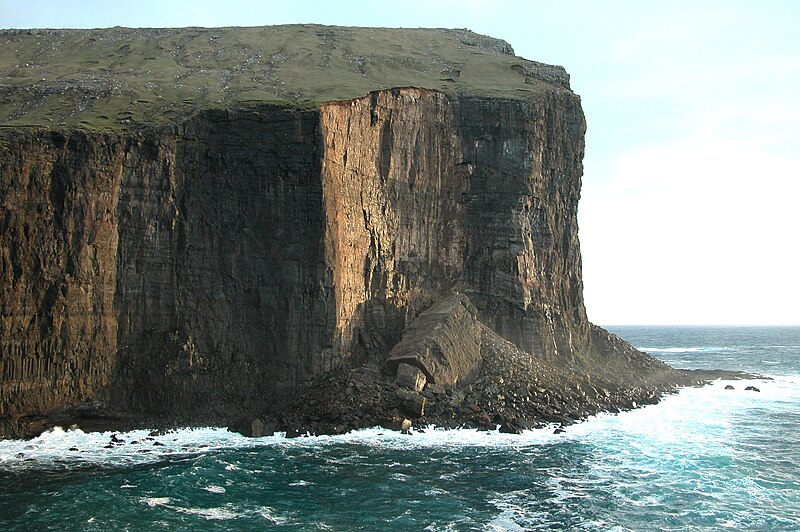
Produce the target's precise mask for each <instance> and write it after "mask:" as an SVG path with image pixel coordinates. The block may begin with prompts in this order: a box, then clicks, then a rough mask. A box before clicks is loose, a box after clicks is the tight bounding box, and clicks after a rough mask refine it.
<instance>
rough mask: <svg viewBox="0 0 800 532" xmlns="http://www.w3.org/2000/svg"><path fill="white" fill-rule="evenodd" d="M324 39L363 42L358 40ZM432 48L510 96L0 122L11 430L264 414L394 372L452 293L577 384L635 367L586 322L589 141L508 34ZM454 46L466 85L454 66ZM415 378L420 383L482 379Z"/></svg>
mask: <svg viewBox="0 0 800 532" xmlns="http://www.w3.org/2000/svg"><path fill="white" fill-rule="evenodd" d="M299 28H301V29H302V30H303V31H305V30H306V29H307V28H305V27H299ZM314 28H316V27H314ZM316 29H318V28H316ZM316 29H314V31H316ZM104 31H108V32H111V33H113V31H116V30H104ZM131 31H133V30H131ZM141 31H145V30H141ZM150 31H152V32H154V33H152V34H147V35H150V37H149V38H150V39H151V40H152V39H155V38H156V37H158V35H161V34H159V33H158V32H159V31H162V32H167V31H168V30H150ZM171 31H175V32H177V33H176V34H175V35H177V36H178V37H180V36H181V35H183V36H184V37H185V35H186V32H187V31H189V30H171ZM181 31H183V32H184V33H181ZM198 31H200V30H198ZM250 31H251V30H242V32H241V33H239V34H238V35H239V37H240V38H241V39H242V40H246V37H247V36H248V35H249V34H250V33H249V32H250ZM285 31H286V28H280V29H279V30H276V32H277V33H276V34H275V35H278V34H280V35H282V33H281V32H285ZM331 31H332V32H333V35H334V36H336V35H339V36H340V37H342V38H344V37H347V39H350V41H348V42H350V43H351V44H353V43H356V44H357V43H359V42H362V41H363V42H362V44H361V46H366V45H365V44H363V43H367V44H368V43H369V42H371V41H370V34H369V32H368V31H366V30H365V31H364V32H360V31H359V30H355V29H341V28H339V29H332V30H331ZM437 31H438V30H437ZM231 32H233V33H234V34H235V30H230V29H229V30H224V31H222V34H224V36H225V39H229V40H230V39H232V38H234V36H232V34H231ZM337 32H338V33H337ZM111 33H109V34H103V35H102V36H101V37H102V38H103V39H107V38H109V35H110V34H111ZM123 33H125V32H123ZM3 35H4V36H5V38H7V39H11V38H12V37H13V38H14V39H17V40H19V39H22V40H24V39H26V38H27V37H24V38H23V37H19V36H18V35H17V34H8V33H6V34H3ZM55 35H56V36H58V35H61V37H60V38H62V41H63V40H64V39H66V37H64V35H62V34H59V33H58V32H56V34H55ZM75 35H77V34H72V33H70V34H69V35H68V36H69V37H70V38H73V37H75ZM87 35H88V34H87ZM153 35H155V37H153ZM314 35H316V37H314V39H317V38H318V37H319V36H318V35H317V34H316V33H314ZM381 35H383V34H381ZM392 35H393V36H394V37H395V38H396V37H397V34H392ZM420 35H424V36H425V38H432V37H431V35H434V34H430V33H424V34H420ZM435 35H439V34H435ZM435 35H434V36H435ZM441 35H444V36H446V37H447V39H444V41H447V42H450V41H448V39H450V40H453V39H455V40H454V41H453V42H456V43H457V45H454V46H455V48H453V49H454V50H456V51H455V52H453V54H455V55H452V56H451V59H450V60H448V61H449V62H447V64H448V65H450V66H449V67H448V68H451V67H452V68H451V70H452V69H453V68H455V66H459V65H460V66H461V70H460V71H459V72H460V74H458V75H456V74H455V73H453V72H451V75H452V76H456V77H459V79H464V78H469V76H470V75H473V74H469V73H470V72H473V73H474V72H478V71H480V72H483V70H482V69H487V68H488V69H490V70H491V68H499V69H501V70H502V71H503V72H505V73H507V74H508V73H510V74H508V75H510V76H513V83H512V81H509V79H512V78H509V79H505V78H503V79H498V86H499V87H500V88H501V89H502V90H500V89H497V91H500V92H497V91H494V92H493V91H489V90H488V89H486V88H485V85H486V83H487V82H486V80H483V81H480V82H476V83H477V84H476V83H472V84H470V83H468V82H467V81H469V80H467V81H464V82H463V83H462V82H459V83H461V84H460V85H459V84H458V83H457V84H456V86H454V87H456V88H453V87H449V88H446V90H445V89H443V88H441V87H432V88H422V87H410V86H406V87H401V88H390V89H385V90H377V91H373V92H369V93H367V92H364V93H363V95H361V96H359V97H352V98H350V99H346V100H335V101H323V102H321V103H318V104H315V105H306V104H304V105H303V106H297V105H293V106H287V105H285V103H284V104H281V105H273V104H264V103H261V104H258V105H254V104H253V103H252V102H249V103H248V102H244V101H242V99H241V98H239V99H237V98H234V97H233V96H231V98H232V100H230V101H227V100H226V102H227V103H226V104H225V106H226V107H227V108H224V109H205V110H203V109H200V110H194V111H192V112H191V113H190V114H189V115H187V116H186V117H184V118H181V120H178V121H174V122H169V121H168V120H164V116H160V118H159V119H158V120H153V121H152V122H151V123H147V124H140V126H139V127H137V128H136V129H135V130H124V129H118V128H116V127H115V128H110V129H108V130H104V131H87V130H83V129H76V128H74V127H64V128H59V129H52V128H40V127H22V126H20V127H18V128H16V129H15V128H6V129H5V130H4V131H3V132H2V136H1V137H0V172H1V173H0V198H2V208H3V211H2V217H0V242H2V255H0V281H1V284H0V301H1V302H2V315H0V345H1V346H2V358H0V378H2V381H0V420H3V423H0V424H2V425H3V427H4V428H3V429H2V430H3V431H4V432H5V433H6V434H24V433H26V432H30V431H31V430H33V429H30V428H26V427H27V426H26V425H25V423H26V420H30V419H33V418H36V417H37V416H39V417H41V416H48V415H51V416H52V415H54V414H55V413H58V412H61V411H70V410H75V409H78V410H81V409H84V410H87V411H92V412H117V413H127V414H131V413H133V414H143V415H153V416H161V417H164V416H181V417H182V418H184V419H188V420H190V421H197V422H217V421H225V420H229V419H232V418H234V417H237V416H242V415H246V414H248V413H252V412H270V411H276V410H277V409H280V408H283V407H284V406H285V405H287V404H289V403H290V402H292V401H297V400H298V398H300V397H302V395H298V394H302V392H303V389H304V386H305V385H306V384H308V383H310V382H312V381H313V380H314V379H315V378H317V377H319V376H320V375H323V374H325V373H327V372H329V371H331V370H334V369H337V368H338V369H341V368H348V367H355V366H359V365H362V364H365V363H375V362H376V361H377V362H378V363H379V365H380V366H381V367H385V360H386V358H387V357H388V356H389V354H390V352H391V350H392V348H393V347H394V346H395V345H396V344H398V342H399V341H400V339H401V338H402V337H403V334H404V331H405V330H406V328H407V327H408V326H409V325H410V324H411V323H412V322H413V321H414V320H415V319H417V317H418V316H420V314H421V313H422V312H424V311H425V310H427V309H429V308H430V307H431V306H432V305H434V303H436V302H437V301H440V300H441V299H442V298H444V297H447V296H448V295H450V294H453V293H460V294H464V295H465V296H467V297H468V298H469V301H471V304H474V310H471V311H470V312H468V314H469V315H470V316H472V318H471V319H473V320H476V319H477V320H479V321H480V322H481V323H483V324H485V325H486V326H488V327H490V328H491V329H492V330H494V331H496V332H497V333H498V334H499V335H500V336H501V337H502V338H505V339H506V340H510V341H511V342H513V343H514V344H515V345H516V346H517V347H518V348H520V349H521V350H523V352H526V353H527V354H529V355H532V356H534V357H535V358H536V359H537V360H539V361H541V362H542V363H546V364H549V365H550V366H554V367H555V366H558V367H560V368H565V369H568V370H569V371H576V372H583V373H589V372H593V371H594V368H595V366H596V364H595V362H594V361H595V360H597V359H598V357H599V358H600V359H602V358H603V357H606V358H607V357H612V358H613V357H614V356H615V355H614V351H615V350H617V351H620V350H621V351H624V352H625V353H626V355H625V356H626V357H630V356H634V355H631V353H632V352H633V350H631V349H629V346H628V347H625V348H624V349H622V348H620V349H616V347H615V345H616V344H615V343H614V341H613V339H609V338H606V337H604V336H603V335H602V334H600V333H598V332H596V331H594V330H593V329H591V326H590V324H589V323H588V321H587V319H586V314H585V310H584V305H583V298H582V281H581V269H580V251H579V245H578V237H577V221H576V215H577V203H578V197H579V193H580V179H581V173H582V163H581V160H582V157H583V134H584V130H585V125H584V119H583V114H582V112H581V108H580V102H579V98H578V97H577V96H576V95H575V94H574V93H572V92H571V91H570V90H569V89H568V85H567V84H566V79H567V78H566V74H564V73H563V69H560V67H552V68H551V67H547V66H546V65H541V64H538V63H532V62H526V61H524V60H521V59H519V58H514V56H513V55H510V48H506V47H503V46H500V45H499V44H498V43H502V41H496V40H492V39H488V38H483V39H484V40H483V41H481V40H479V39H478V40H475V39H473V41H474V42H472V41H470V42H472V44H469V43H468V44H465V41H464V39H467V37H469V35H467V34H463V35H462V34H457V33H442V34H441ZM459 35H460V37H458V36H459ZM464 35H467V37H464ZM470 35H474V34H470ZM343 36H344V37H343ZM454 36H455V37H457V38H454ZM18 37H19V38H18ZM28 37H30V35H29V36H28ZM34 37H36V35H34ZM38 37H39V38H40V39H44V40H46V38H47V37H46V36H41V35H39V36H38ZM124 37H125V38H126V39H128V40H131V39H133V37H131V36H130V35H129V34H127V33H125V35H124ZM178 37H175V38H176V39H177V38H178ZM462 37H463V38H462ZM75 38H77V37H75ZM97 38H98V39H100V37H97ZM159 38H160V39H161V40H159V41H158V42H160V43H161V44H160V46H163V47H165V50H167V51H168V47H167V45H166V44H164V43H165V42H166V41H164V40H163V35H161V37H159ZM276 38H277V37H276ZM12 40H13V39H12ZM100 40H101V41H102V39H100ZM134 40H135V39H134ZM157 40H158V39H157ZM178 40H179V41H180V39H178ZM467 40H469V39H467ZM62 41H59V42H58V43H54V44H53V46H54V47H56V48H58V50H61V48H60V47H62V46H64V44H63V42H62ZM329 41H330V39H329ZM20 42H21V41H20ZM126 42H127V41H126ZM132 42H133V41H132ZM137 42H138V41H137ZM147 42H151V41H147ZM180 42H184V41H180ZM325 42H327V44H326V45H325V46H327V48H325V47H323V50H328V49H330V50H331V53H332V54H334V56H335V55H336V54H337V53H343V52H341V50H340V49H338V48H336V47H335V46H334V45H333V44H332V43H335V42H338V41H336V39H334V40H333V41H330V42H328V41H325ZM399 42H400V44H399V46H400V47H401V48H402V47H403V46H408V43H407V42H406V41H402V39H401V40H400V41H399ZM447 42H443V43H440V45H441V49H438V48H432V49H433V50H434V51H433V52H428V55H427V56H424V57H423V58H420V57H417V56H414V57H415V58H416V59H414V60H415V61H417V62H418V63H419V64H417V63H414V64H415V65H417V66H415V67H414V68H411V67H408V65H405V66H403V68H407V67H408V68H407V70H408V71H407V72H406V71H402V72H400V73H399V74H398V72H395V71H393V73H392V76H396V75H400V74H402V73H403V72H406V74H407V75H406V77H405V78H403V79H406V80H408V81H409V82H408V83H405V84H404V85H412V84H413V82H414V81H415V80H422V81H425V80H426V79H428V78H426V77H425V76H427V75H428V74H425V75H424V76H422V77H421V78H415V77H414V76H415V75H417V74H409V73H408V72H412V73H413V72H417V71H420V72H428V73H430V70H429V68H432V67H431V65H439V66H438V67H436V68H440V67H441V64H440V63H441V57H443V56H446V55H447V53H449V52H448V50H450V49H449V48H448V46H450V45H448V44H447ZM59 43H60V44H59ZM140 44H141V43H140ZM323 44H324V43H323ZM384 44H385V43H384ZM56 45H58V46H56ZM495 45H497V46H495ZM20 46H21V45H20ZM132 46H133V45H132ZM187 46H188V45H187ZM204 46H205V45H204ZM287 46H288V45H287ZM353 46H355V44H353ZM353 46H351V47H350V48H347V50H348V52H347V53H351V52H353V50H354V48H353ZM431 46H432V45H431ZM506 46H507V45H506ZM464 47H467V49H469V50H472V51H471V52H470V53H473V52H474V53H475V54H477V55H478V56H479V58H478V59H476V60H475V61H477V63H476V64H477V65H478V67H480V68H478V69H477V70H475V71H473V70H470V69H471V68H472V63H470V62H469V61H467V62H463V61H462V62H459V61H461V60H462V59H463V60H464V61H466V59H465V57H467V56H465V55H464V53H463V52H464V50H463V48H464ZM56 48H54V49H56ZM134 48H135V46H134ZM237 49H238V48H237ZM381 49H382V48H381ZM287 50H289V51H291V48H287ZM337 50H338V51H337ZM148 53H149V52H148ZM152 53H155V54H156V55H157V51H153V52H152ZM315 53H316V52H315ZM287 54H288V56H287V57H289V56H291V57H294V56H292V54H291V53H289V52H287ZM459 54H460V55H459ZM423 55H424V54H423ZM201 56H202V54H201ZM390 56H391V57H395V56H393V55H391V54H390ZM157 57H160V56H158V55H157ZM332 57H333V56H332ZM357 57H360V56H357ZM374 57H375V58H376V59H374V62H373V64H372V67H375V66H376V65H378V64H381V65H383V64H384V63H382V62H381V61H384V60H385V59H386V57H384V58H383V59H381V61H378V59H377V57H378V56H377V55H375V56H374ZM382 57H383V56H382ZM387 57H388V56H387ZM459 58H460V59H459ZM492 58H494V59H492ZM456 59H458V61H456ZM493 61H494V62H493ZM312 63H313V62H312ZM401 63H402V62H401ZM462 63H463V64H462ZM282 64H283V67H282V68H285V69H286V70H285V71H283V70H281V72H284V73H285V74H286V75H288V73H289V72H294V70H292V69H291V68H289V66H290V65H293V64H294V63H291V61H289V60H287V61H286V62H285V63H282ZM298 64H302V65H305V67H304V68H306V67H308V61H306V62H305V63H303V62H301V63H298ZM386 64H392V63H391V62H389V63H386ZM403 64H405V63H403ZM420 65H425V68H422V67H421V66H420ZM454 65H455V66H454ZM509 65H510V66H509ZM513 65H517V67H514V68H511V66H513ZM520 65H521V66H520ZM246 66H247V65H246V64H245V65H244V66H242V67H241V69H240V71H237V73H236V74H235V76H234V74H231V75H232V76H234V77H236V76H241V75H242V71H245V70H247V68H245V67H246ZM295 67H297V65H295ZM295 67H292V68H295ZM372 67H370V68H372ZM417 67H419V68H417ZM37 68H38V67H37ZM297 68H299V67H297ZM320 68H323V67H320ZM325 68H330V67H329V66H325V67H324V68H323V70H322V71H320V72H322V73H321V74H320V76H322V77H324V76H327V75H330V74H331V71H329V70H324V69H325ZM398 68H399V67H398ZM365 69H366V70H365V72H366V71H368V70H370V69H369V68H367V67H365ZM426 69H428V70H426ZM312 70H313V69H312ZM401 70H402V69H401ZM248 72H249V71H248ZM370 72H371V75H373V76H377V77H378V78H379V77H380V76H379V74H377V73H376V71H375V70H374V69H373V70H371V71H370ZM195 75H197V76H200V73H198V72H195ZM387 75H388V74H387ZM437 75H438V74H437ZM120 76H122V75H121V74H120ZM392 76H390V77H391V78H392V79H394V78H393V77H392ZM111 78H114V76H111ZM104 79H105V78H104ZM120 79H123V80H124V79H127V78H125V77H124V76H122V77H121V78H120ZM237 79H238V78H237ZM286 79H289V78H286ZM348 79H349V78H348ZM359 79H361V78H359ZM476 79H478V78H477V77H476ZM481 79H482V78H481ZM318 81H319V80H317V81H314V82H313V83H312V82H309V83H310V84H311V85H312V86H316V85H314V83H318ZM373 81H374V80H373ZM37 83H38V82H37ZM131 83H133V82H132V81H131ZM359 83H361V82H359ZM370 83H372V82H370ZM514 83H516V84H517V85H514ZM36 86H38V85H36V84H35V83H34V85H32V86H31V87H33V88H31V90H32V91H34V92H35V90H34V89H35V88H36ZM517 86H519V87H521V88H523V89H524V91H522V90H517V88H513V87H517ZM348 87H349V88H348V90H353V91H356V90H360V89H359V87H360V85H357V84H356V85H348ZM154 90H155V89H154ZM503 91H505V92H503ZM48 94H49V93H48ZM319 94H321V93H319ZM319 94H318V95H319ZM51 96H52V95H51ZM123 100H124V98H123ZM15 101H16V100H15ZM53 101H55V100H50V99H47V100H46V102H48V103H47V105H54V104H53ZM109 101H110V100H109ZM7 103H8V102H7ZM34 103H35V102H34ZM129 103H131V102H129ZM200 103H202V102H200ZM43 105H44V104H43ZM47 105H45V107H47ZM94 105H95V107H92V109H94V112H97V113H100V112H101V111H102V109H101V107H102V104H101V103H98V102H95V103H94ZM198 105H199V104H198ZM34 107H35V105H33V103H32V104H31V106H29V107H28V108H25V107H24V106H23V107H22V108H21V109H22V111H20V110H19V109H18V110H17V114H16V115H15V116H16V118H14V120H13V122H14V123H19V122H20V120H23V118H24V117H25V116H28V115H27V114H26V113H27V111H25V109H29V110H30V109H33V108H34ZM43 108H44V107H43ZM48 109H49V107H48ZM148 109H149V111H148V113H151V112H155V111H153V109H155V108H154V107H153V106H152V105H151V106H150V107H148ZM23 111H25V112H23ZM76 116H77V115H76ZM148 116H150V115H148ZM37 120H38V119H37ZM458 301H462V299H458ZM464 301H466V299H464V300H463V301H462V303H463V304H464V305H468V306H469V308H471V305H470V304H469V303H464ZM462 303H459V304H462ZM464 308H465V309H466V308H467V306H465V307H464ZM434 311H435V309H434ZM434 311H432V312H434ZM474 324H475V325H476V327H477V326H480V327H483V325H480V324H479V323H478V321H474ZM463 325H464V324H463V323H461V326H463ZM467 329H469V327H468V323H467ZM467 332H469V331H467ZM472 332H475V331H472ZM482 334H483V335H484V336H485V333H480V332H477V333H476V334H475V335H473V336H475V337H480V336H481V335H482ZM407 338H410V337H408V336H407ZM597 338H600V339H601V340H602V341H596V339H597ZM409 341H410V340H409ZM402 345H403V344H402V343H401V344H398V346H397V347H396V348H395V349H396V351H395V354H397V350H400V348H401V346H402ZM473 347H474V346H473ZM481 351H483V352H488V351H487V350H486V349H485V348H481V347H480V346H479V347H478V352H481ZM471 352H473V354H474V352H475V350H474V349H473V350H472V351H471ZM398 356H399V355H398ZM635 356H639V354H636V355H635ZM635 356H634V357H635ZM614 360H615V361H616V360H617V358H614ZM620 360H621V359H620ZM625 360H628V359H627V358H626V359H625ZM625 360H622V361H617V362H615V364H617V365H618V366H619V367H620V368H628V367H629V366H630V364H627V363H626V362H625ZM473 362H475V364H474V365H473V369H474V368H475V367H479V366H480V364H479V363H478V361H473ZM604 363H605V362H604ZM469 364H472V362H470V363H469ZM469 364H467V365H469ZM419 365H421V366H422V367H425V368H426V370H425V371H427V372H428V375H427V377H428V379H429V380H430V382H432V383H438V382H439V380H442V382H443V383H444V384H448V385H455V384H457V383H461V382H468V381H470V380H472V379H473V378H474V377H475V375H474V373H473V371H472V370H468V371H466V372H465V373H464V374H463V375H462V374H461V373H459V372H458V371H456V372H455V373H453V374H451V375H447V376H445V375H446V372H445V373H442V372H441V371H440V370H433V369H431V368H430V367H428V366H426V365H425V363H420V364H419ZM600 365H602V364H600ZM645 369H647V368H645ZM642 371H644V370H642ZM648 371H649V370H648ZM639 373H640V371H639V370H637V369H631V370H630V375H631V378H634V379H635V378H636V377H637V375H638V374H639Z"/></svg>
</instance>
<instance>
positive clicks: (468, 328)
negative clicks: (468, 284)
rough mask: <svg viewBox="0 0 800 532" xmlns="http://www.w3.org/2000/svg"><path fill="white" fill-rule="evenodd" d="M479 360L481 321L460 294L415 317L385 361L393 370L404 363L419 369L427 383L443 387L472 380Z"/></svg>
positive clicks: (473, 308)
mask: <svg viewBox="0 0 800 532" xmlns="http://www.w3.org/2000/svg"><path fill="white" fill-rule="evenodd" d="M481 362H482V359H481V324H480V322H479V321H478V318H477V311H476V310H475V307H473V306H472V304H471V303H470V302H469V299H468V298H467V296H465V295H461V294H455V295H452V296H449V297H447V298H445V299H442V300H440V301H439V302H438V303H436V304H435V305H433V306H432V307H431V308H429V309H428V310H426V311H425V312H423V313H421V314H420V315H419V316H417V319H416V320H414V322H413V323H412V324H411V325H410V326H409V327H408V328H407V329H406V331H405V332H404V333H403V338H402V339H401V340H400V342H398V343H397V345H395V346H394V347H393V348H392V350H391V352H390V353H389V358H388V360H387V364H388V365H389V368H390V370H391V371H392V372H394V373H397V371H398V368H401V367H403V366H401V365H402V364H407V365H410V366H414V367H417V368H419V369H420V371H422V373H423V374H424V375H425V377H426V380H427V382H428V383H430V384H438V385H440V386H444V387H455V386H456V385H459V384H467V383H469V382H471V381H472V380H474V379H475V377H477V375H478V372H479V371H480V368H481Z"/></svg>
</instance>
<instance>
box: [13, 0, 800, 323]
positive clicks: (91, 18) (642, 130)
mask: <svg viewBox="0 0 800 532" xmlns="http://www.w3.org/2000/svg"><path fill="white" fill-rule="evenodd" d="M290 23H319V24H331V25H347V26H384V27H447V28H469V29H471V30H473V31H475V32H478V33H482V34H486V35H491V36H493V37H498V38H502V39H505V40H506V41H508V42H509V43H511V45H512V46H513V47H514V50H515V52H516V54H517V55H519V56H522V57H525V58H526V59H532V60H535V61H540V62H544V63H551V64H558V65H562V66H564V67H566V69H567V71H568V72H569V73H570V75H571V84H572V89H573V90H574V91H575V92H576V93H578V94H579V95H580V96H581V101H582V105H583V109H584V113H585V114H586V119H587V123H588V131H587V135H586V157H585V159H584V177H583V191H582V197H581V202H580V206H579V215H578V219H579V224H580V231H579V235H580V240H581V250H582V254H583V273H584V286H585V290H584V295H585V300H586V308H587V313H588V315H589V319H590V320H591V321H592V322H594V323H598V324H601V325H622V324H640V325H655V324H660V325H679V324H680V325H781V324H784V325H798V324H800V235H798V230H800V208H798V207H797V204H798V201H800V2H797V1H794V0H758V1H755V0H752V1H738V0H707V1H702V0H690V1H680V0H673V1H660V2H646V1H641V0H636V1H628V0H616V1H615V0H609V1H605V2H599V1H590V0H582V1H579V0H559V1H553V0H547V1H539V0H530V1H513V0H507V1H503V0H498V1H484V0H460V1H452V0H441V1H435V0H427V1H419V0H405V1H402V2H391V3H389V2H377V1H374V0H373V1H372V2H364V1H347V0H338V1H336V2H329V1H320V2H313V1H308V0H291V1H289V0H282V1H279V2H272V1H245V0H227V1H211V0H206V1H184V2H179V1H165V0H160V1H153V0H138V1H136V2H109V1H90V0H82V1H69V0H58V1H45V0H0V27H2V28H33V27H36V28H43V27H51V28H90V27H108V26H117V25H118V26H129V27H177V26H256V25H271V24H290ZM0 52H2V50H0Z"/></svg>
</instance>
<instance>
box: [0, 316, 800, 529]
mask: <svg viewBox="0 0 800 532" xmlns="http://www.w3.org/2000/svg"><path fill="white" fill-rule="evenodd" d="M611 329H612V330H613V331H614V332H617V333H618V334H620V335H621V336H622V337H624V338H626V339H627V340H629V341H630V342H631V343H633V344H634V345H635V346H637V347H639V348H641V349H643V350H644V351H647V352H649V353H651V354H653V355H654V356H657V357H659V358H661V359H662V360H665V361H666V362H668V363H670V364H672V365H674V366H677V367H686V368H723V369H737V370H745V371H749V372H756V373H759V374H763V375H767V376H769V377H771V378H772V380H768V379H756V380H749V381H730V382H728V381H716V382H714V383H712V384H711V385H709V386H706V387H703V388H686V389H683V390H681V391H680V392H679V393H677V394H675V395H670V396H667V397H665V398H664V399H663V400H662V401H661V402H660V403H659V404H657V405H651V406H646V407H644V408H640V409H637V410H633V411H629V412H623V413H621V414H618V415H600V416H597V417H594V418H592V419H589V420H588V421H586V422H583V423H579V424H576V425H573V426H570V427H568V428H567V430H566V432H565V433H563V434H554V433H553V430H552V428H550V429H539V430H534V431H530V432H526V433H525V434H523V435H521V436H515V435H506V434H500V433H498V432H477V431H471V430H459V431H444V430H437V429H435V428H429V429H427V430H426V431H425V432H424V433H423V432H416V433H415V434H413V435H410V436H409V435H402V434H399V433H396V432H392V431H387V430H384V429H379V428H374V429H367V430H362V431H357V432H354V433H351V434H347V435H343V436H335V437H310V438H297V439H285V438H282V437H280V436H274V437H268V438H258V439H247V438H244V437H241V436H239V435H237V434H232V433H229V432H227V431H225V430H224V429H215V428H208V429H202V430H181V431H177V432H175V433H170V434H167V435H163V436H159V437H158V438H156V440H155V441H158V443H159V444H161V445H156V444H155V441H154V440H147V439H146V438H147V431H134V432H131V433H125V434H120V435H119V437H121V438H123V439H125V440H126V443H125V444H124V445H118V446H115V447H113V448H107V447H106V446H107V445H108V443H109V440H110V438H111V436H112V434H111V433H88V434H87V433H83V432H82V431H80V430H75V431H69V430H61V429H56V430H53V431H51V432H48V433H45V434H43V435H42V436H41V437H39V438H36V439H34V440H31V441H3V442H0V529H3V530H26V531H27V530H48V529H52V530H269V529H276V530H384V529H395V530H539V529H579V530H701V529H702V530H709V529H711V530H713V529H731V530H800V328H778V327H775V328H699V327H698V328H674V327H647V328H644V327H613V328H611ZM728 384H730V385H732V386H733V387H734V389H733V390H726V389H725V387H726V385H728ZM746 386H755V387H757V388H758V389H759V390H760V392H755V391H745V387H746ZM134 441H140V443H132V442H134Z"/></svg>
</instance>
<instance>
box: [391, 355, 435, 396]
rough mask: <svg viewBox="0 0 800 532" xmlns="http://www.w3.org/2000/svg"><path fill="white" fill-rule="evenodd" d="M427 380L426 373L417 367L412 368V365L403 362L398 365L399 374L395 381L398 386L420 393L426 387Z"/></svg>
mask: <svg viewBox="0 0 800 532" xmlns="http://www.w3.org/2000/svg"><path fill="white" fill-rule="evenodd" d="M427 380H428V379H427V378H426V377H425V373H423V372H422V370H421V369H419V368H418V367H417V366H412V365H411V364H405V363H403V362H401V363H400V364H398V365H397V374H396V376H395V379H394V382H395V383H396V384H397V385H399V386H405V387H407V388H411V389H412V390H414V391H417V392H420V391H422V389H423V388H424V387H425V383H426V382H427Z"/></svg>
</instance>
